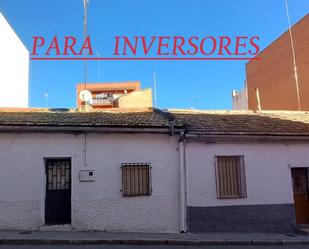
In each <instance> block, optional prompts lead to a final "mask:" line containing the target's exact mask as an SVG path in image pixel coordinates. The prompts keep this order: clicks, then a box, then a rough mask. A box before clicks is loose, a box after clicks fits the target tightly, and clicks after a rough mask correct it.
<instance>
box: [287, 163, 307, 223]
mask: <svg viewBox="0 0 309 249" xmlns="http://www.w3.org/2000/svg"><path fill="white" fill-rule="evenodd" d="M289 168H290V175H291V189H292V200H293V207H294V212H295V215H294V216H295V217H294V220H295V224H296V225H297V226H299V225H301V224H298V223H297V221H296V206H295V198H294V186H293V184H294V183H293V177H292V170H293V169H307V185H308V194H309V164H308V163H304V164H302V165H301V164H297V165H291V164H289Z"/></svg>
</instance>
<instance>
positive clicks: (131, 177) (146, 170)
mask: <svg viewBox="0 0 309 249" xmlns="http://www.w3.org/2000/svg"><path fill="white" fill-rule="evenodd" d="M121 171H122V195H123V196H140V195H150V194H151V186H150V185H151V174H150V173H151V172H150V171H151V166H150V163H123V164H122V166H121Z"/></svg>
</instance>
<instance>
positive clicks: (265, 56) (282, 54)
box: [233, 14, 309, 111]
mask: <svg viewBox="0 0 309 249" xmlns="http://www.w3.org/2000/svg"><path fill="white" fill-rule="evenodd" d="M292 34H293V40H294V48H295V55H296V65H297V72H298V81H299V92H300V106H301V110H307V111H308V110H309V98H308V97H307V96H308V94H309V66H308V65H309V42H308V41H309V14H307V15H306V16H305V17H303V18H302V19H301V20H300V21H299V22H298V23H296V24H295V25H294V26H293V27H292ZM257 57H259V58H261V59H260V60H252V61H250V62H249V63H247V65H246V87H247V89H245V92H246V94H244V91H240V92H238V93H239V94H235V92H234V94H233V109H246V108H245V105H242V108H239V103H240V102H242V100H240V98H245V97H246V98H247V103H248V109H249V110H256V109H258V108H257V95H256V88H258V90H259V96H260V104H261V109H263V110H298V101H297V91H296V83H295V77H294V69H293V67H294V66H293V57H292V49H291V41H290V36H289V31H286V32H285V33H284V34H283V35H281V36H280V37H279V38H278V39H277V40H275V41H274V42H273V43H271V44H270V45H269V46H268V47H267V48H266V49H264V50H263V51H262V52H261V53H260V54H258V55H257ZM240 93H241V94H240ZM240 95H242V96H240ZM245 95H246V96H245Z"/></svg>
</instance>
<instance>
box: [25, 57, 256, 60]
mask: <svg viewBox="0 0 309 249" xmlns="http://www.w3.org/2000/svg"><path fill="white" fill-rule="evenodd" d="M30 59H31V60H34V61H70V60H72V61H91V60H94V61H98V60H100V61H233V60H237V61H242V60H246V61H248V60H260V59H261V58H258V57H253V58H248V57H178V58H177V57H31V58H30Z"/></svg>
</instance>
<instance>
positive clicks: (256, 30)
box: [0, 0, 309, 109]
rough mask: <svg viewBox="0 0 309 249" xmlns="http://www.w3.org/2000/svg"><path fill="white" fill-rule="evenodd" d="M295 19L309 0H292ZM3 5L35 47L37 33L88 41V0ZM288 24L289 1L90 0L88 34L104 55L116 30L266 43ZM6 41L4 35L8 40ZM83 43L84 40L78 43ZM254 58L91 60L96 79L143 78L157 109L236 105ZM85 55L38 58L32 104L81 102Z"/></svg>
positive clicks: (4, 1) (2, 1)
mask: <svg viewBox="0 0 309 249" xmlns="http://www.w3.org/2000/svg"><path fill="white" fill-rule="evenodd" d="M288 3H289V11H290V18H291V22H292V24H295V23H296V22H297V21H299V20H300V19H301V18H302V17H303V16H305V15H306V14H308V12H309V0H289V1H288ZM0 11H1V13H2V14H3V15H4V16H5V17H6V19H7V20H8V22H9V23H10V25H11V26H12V27H13V29H14V30H15V32H16V33H17V35H18V36H19V37H20V39H21V40H22V41H23V43H24V44H25V46H26V47H27V49H28V50H29V51H30V52H31V51H32V47H33V38H32V37H33V36H43V37H44V38H45V41H46V43H49V42H51V40H52V38H53V37H54V36H57V37H58V39H59V43H60V44H63V43H64V36H75V37H76V38H77V39H78V41H79V42H80V41H82V40H83V1H82V0H0ZM287 29H288V21H287V16H286V12H285V3H284V0H90V2H89V5H88V35H89V36H90V37H91V44H92V47H93V50H94V51H93V52H94V53H95V55H97V56H100V57H102V56H105V57H110V56H111V55H112V53H113V50H114V46H115V40H114V37H115V36H134V35H136V36H146V37H151V36H159V35H161V36H178V35H180V36H184V37H190V36H198V37H205V36H216V37H217V36H223V35H224V36H232V37H234V36H249V37H250V36H259V37H260V41H259V43H258V44H259V46H260V48H261V49H264V48H265V47H267V46H268V45H269V44H270V43H271V42H272V41H274V40H275V39H277V38H278V37H279V36H280V35H282V34H283V33H284V32H285V31H287ZM0 39H1V38H0ZM78 44H79V43H78ZM246 63H247V61H89V62H87V67H88V73H87V75H88V80H87V81H88V82H120V81H136V80H138V81H141V83H142V87H143V88H153V74H154V72H155V73H156V79H157V107H159V108H195V109H231V106H232V97H231V92H232V90H234V89H241V88H242V87H243V85H244V81H245V78H246V77H245V65H246ZM83 65H84V64H83V62H82V61H30V75H29V105H30V106H31V107H44V106H45V104H46V100H45V97H44V93H48V95H49V97H48V107H55V108H56V107H57V108H59V107H67V108H74V107H76V84H77V83H79V82H83V80H84V69H83V68H84V67H83Z"/></svg>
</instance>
